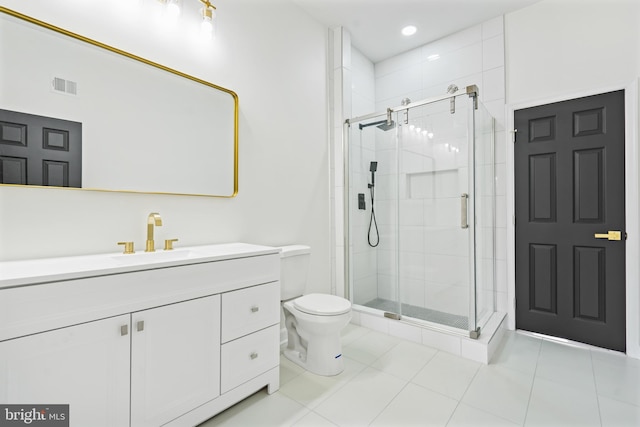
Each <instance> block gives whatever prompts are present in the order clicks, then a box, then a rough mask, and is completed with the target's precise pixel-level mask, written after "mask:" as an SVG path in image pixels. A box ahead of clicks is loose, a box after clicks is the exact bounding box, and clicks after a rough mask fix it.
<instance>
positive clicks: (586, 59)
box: [505, 0, 640, 103]
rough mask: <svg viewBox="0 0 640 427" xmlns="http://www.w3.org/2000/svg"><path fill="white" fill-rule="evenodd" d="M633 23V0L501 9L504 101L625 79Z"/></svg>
mask: <svg viewBox="0 0 640 427" xmlns="http://www.w3.org/2000/svg"><path fill="white" fill-rule="evenodd" d="M639 23H640V2H638V1H637V0H607V1H605V0H581V1H575V0H573V1H572V0H544V1H541V2H539V3H536V4H534V5H532V6H529V7H527V8H524V9H521V10H519V11H516V12H512V13H510V14H507V15H506V19H505V35H506V50H507V56H506V63H507V102H508V103H518V102H523V101H527V100H531V99H545V98H548V97H557V96H560V95H563V94H573V93H576V92H580V91H584V90H589V89H594V88H602V87H606V86H612V85H616V84H627V83H629V82H630V81H632V80H633V79H635V78H637V77H638V69H639V67H640V64H639V58H640V36H639V35H638V33H639V31H640V30H639V27H640V25H639Z"/></svg>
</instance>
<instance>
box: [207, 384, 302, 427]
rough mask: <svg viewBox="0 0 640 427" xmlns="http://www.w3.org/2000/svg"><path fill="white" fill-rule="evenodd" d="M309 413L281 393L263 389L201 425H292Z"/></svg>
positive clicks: (211, 426)
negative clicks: (272, 392)
mask: <svg viewBox="0 0 640 427" xmlns="http://www.w3.org/2000/svg"><path fill="white" fill-rule="evenodd" d="M308 413H309V409H307V408H305V407H304V406H302V405H301V404H299V403H297V402H296V401H294V400H293V399H290V398H289V397H287V396H285V395H283V394H281V393H274V394H272V395H268V394H267V392H266V391H265V390H261V391H259V392H257V393H255V394H253V395H252V396H250V397H248V398H246V399H245V400H243V401H241V402H240V403H238V404H236V405H234V406H232V407H230V408H229V409H227V410H226V411H224V412H221V413H219V414H218V415H216V416H215V417H213V418H211V419H209V420H208V421H205V422H204V423H203V424H200V427H213V426H257V425H260V426H283V425H291V424H293V423H295V422H296V421H298V420H299V419H301V418H302V417H304V416H305V415H306V414H308Z"/></svg>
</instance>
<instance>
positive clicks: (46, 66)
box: [0, 8, 238, 197]
mask: <svg viewBox="0 0 640 427" xmlns="http://www.w3.org/2000/svg"><path fill="white" fill-rule="evenodd" d="M0 11H1V12H4V13H2V14H0V63H2V72H1V74H0V109H1V110H3V111H8V112H12V113H24V114H27V115H32V116H40V117H44V118H51V119H58V120H63V121H68V122H73V123H78V124H79V125H80V127H81V135H82V137H81V155H80V157H81V185H80V186H81V187H82V188H85V189H99V190H115V191H136V192H151V193H174V194H196V195H210V196H223V197H232V196H234V195H235V193H236V192H237V115H238V100H237V96H236V94H235V93H234V92H232V91H230V90H228V89H225V88H221V87H219V86H216V85H213V84H211V83H208V82H205V81H202V80H199V79H197V78H195V77H192V76H188V75H186V74H183V73H180V72H179V71H176V70H172V69H169V68H166V67H164V66H162V65H159V64H154V63H152V62H149V61H146V60H144V59H142V58H138V57H134V56H133V55H130V54H128V53H126V52H122V51H118V50H117V49H113V48H109V47H108V46H105V45H101V44H100V43H98V42H94V41H92V40H89V39H85V38H83V37H82V36H77V35H73V34H72V33H68V32H66V34H63V33H61V32H60V31H62V32H64V31H65V30H61V29H59V28H56V27H52V26H49V25H48V24H45V23H42V22H40V21H36V20H33V19H31V18H28V17H26V16H23V15H19V14H16V13H15V12H12V11H9V10H8V9H5V8H0ZM45 27H48V28H45ZM74 36H75V37H74ZM0 121H3V119H2V117H0ZM8 122H9V123H14V122H15V121H8ZM50 127H51V126H50ZM54 127H55V126H54ZM0 128H1V129H4V132H3V133H5V134H7V135H10V136H11V138H14V137H15V136H16V135H17V133H16V132H17V131H16V130H15V129H14V128H11V127H5V126H0ZM41 132H42V131H41V130H39V131H38V132H37V133H41ZM53 135H54V137H55V139H54V141H57V142H56V143H57V144H58V145H60V144H62V142H60V141H62V139H61V138H63V137H60V136H59V135H58V134H53ZM0 136H1V135H0ZM11 138H10V140H11ZM1 139H2V140H5V139H6V138H4V137H3V138H1ZM37 141H38V142H36V143H34V144H42V138H39V139H38V140H37ZM10 142H11V144H2V143H0V159H1V160H2V161H1V162H0V163H2V164H3V165H4V167H2V168H0V171H2V170H4V171H5V172H4V173H2V174H1V175H2V176H5V177H6V178H5V183H12V184H15V182H13V181H14V180H15V179H17V178H16V176H17V175H16V174H17V172H16V171H17V170H18V169H16V168H19V167H20V166H19V165H18V164H17V163H16V162H15V161H13V159H15V158H16V154H15V152H16V145H19V144H16V142H15V141H13V140H11V141H10ZM3 146H4V147H10V146H11V148H12V151H11V150H9V148H3ZM56 149H57V150H58V151H60V150H62V148H60V147H57V148H56ZM7 159H10V160H12V161H11V162H10V161H8V160H7ZM45 160H46V159H45ZM41 162H43V159H40V158H38V157H37V156H35V157H33V159H29V158H27V160H26V163H33V164H34V165H35V164H36V163H37V165H36V166H32V168H34V167H37V168H38V169H40V168H41V166H42V169H43V170H44V171H45V172H44V173H45V174H46V173H47V172H46V170H47V167H49V170H51V171H53V172H55V173H63V172H64V171H63V168H61V167H60V166H59V165H58V164H57V163H56V164H55V165H54V166H55V167H54V168H52V167H51V164H49V165H48V166H46V165H44V163H41ZM43 165H44V166H43ZM29 170H31V169H30V168H29V167H27V168H26V171H27V172H29ZM9 172H11V174H10V173H9ZM53 172H52V173H53ZM30 175H32V174H30ZM56 176H57V175H56ZM62 182H63V181H62V178H59V179H58V178H56V179H54V180H52V181H51V182H50V183H49V185H61V186H66V185H65V184H63V183H62ZM38 185H42V184H38ZM44 185H47V184H46V183H45V184H44Z"/></svg>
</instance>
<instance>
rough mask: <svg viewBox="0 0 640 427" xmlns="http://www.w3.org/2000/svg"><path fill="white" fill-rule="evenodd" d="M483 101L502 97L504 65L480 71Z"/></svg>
mask: <svg viewBox="0 0 640 427" xmlns="http://www.w3.org/2000/svg"><path fill="white" fill-rule="evenodd" d="M482 84H483V86H482V88H481V90H482V91H483V92H482V93H483V96H482V99H483V101H493V100H494V99H504V97H505V78H504V67H498V68H494V69H492V70H488V71H485V72H484V73H482Z"/></svg>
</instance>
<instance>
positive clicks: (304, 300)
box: [293, 294, 351, 316]
mask: <svg viewBox="0 0 640 427" xmlns="http://www.w3.org/2000/svg"><path fill="white" fill-rule="evenodd" d="M293 305H294V307H295V308H297V309H298V310H300V311H301V312H303V313H307V314H312V315H316V316H338V315H340V314H344V313H348V312H349V311H351V303H350V302H349V301H348V300H346V299H344V298H341V297H338V296H335V295H328V294H309V295H304V296H301V297H300V298H296V299H295V300H294V301H293Z"/></svg>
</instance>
